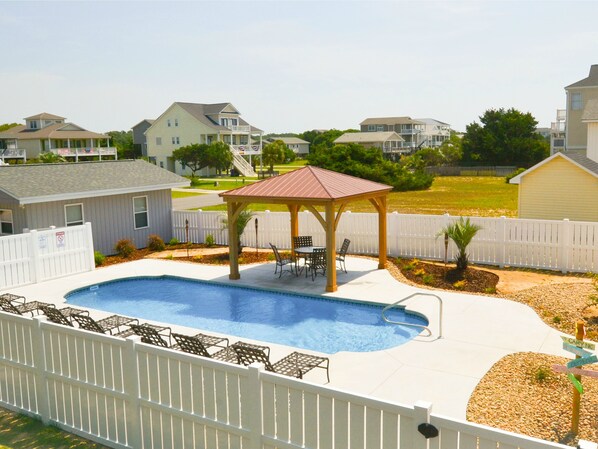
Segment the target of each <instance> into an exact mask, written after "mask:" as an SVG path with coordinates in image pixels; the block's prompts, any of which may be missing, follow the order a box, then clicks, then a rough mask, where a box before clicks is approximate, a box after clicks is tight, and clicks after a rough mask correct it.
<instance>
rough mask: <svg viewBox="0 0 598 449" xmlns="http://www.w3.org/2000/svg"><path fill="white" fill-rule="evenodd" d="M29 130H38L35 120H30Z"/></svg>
mask: <svg viewBox="0 0 598 449" xmlns="http://www.w3.org/2000/svg"><path fill="white" fill-rule="evenodd" d="M29 128H30V129H37V128H38V125H37V120H31V121H30V122H29Z"/></svg>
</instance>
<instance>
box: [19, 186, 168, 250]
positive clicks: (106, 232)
mask: <svg viewBox="0 0 598 449" xmlns="http://www.w3.org/2000/svg"><path fill="white" fill-rule="evenodd" d="M138 196H147V204H148V221H149V227H147V228H143V229H135V222H134V216H133V198H134V197H138ZM79 203H81V204H83V219H84V221H86V222H90V223H91V229H92V234H93V245H94V249H95V250H96V251H101V252H102V253H104V254H107V255H108V254H114V245H115V244H116V242H117V241H118V240H120V239H123V238H126V239H131V240H132V241H133V242H134V243H135V246H136V247H137V248H145V247H146V246H147V238H148V236H149V235H150V234H158V235H159V236H160V237H162V238H163V239H164V241H169V240H170V239H171V238H172V215H171V209H172V197H171V192H170V189H165V190H157V191H151V192H139V193H132V194H126V195H113V196H105V197H97V198H84V199H78V200H69V201H53V202H51V203H40V204H30V205H27V207H26V210H27V221H28V224H29V227H30V228H31V229H43V228H47V227H49V226H52V225H53V226H57V227H62V226H65V224H66V223H65V215H64V206H65V205H67V204H79Z"/></svg>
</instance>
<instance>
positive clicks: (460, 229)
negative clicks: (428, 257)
mask: <svg viewBox="0 0 598 449" xmlns="http://www.w3.org/2000/svg"><path fill="white" fill-rule="evenodd" d="M480 229H482V227H481V226H478V225H476V224H474V223H472V222H471V221H470V220H469V218H463V217H460V218H459V219H458V220H457V221H455V222H454V223H451V224H450V225H448V226H446V227H444V228H442V229H441V230H440V231H439V232H438V234H437V235H436V237H439V236H441V235H447V236H448V238H449V239H451V240H452V241H453V242H455V245H457V249H458V250H459V253H458V254H457V260H456V263H457V269H458V270H462V271H465V270H466V269H467V265H468V264H469V259H468V256H467V247H468V246H469V244H470V243H471V241H472V239H473V238H474V237H475V235H476V234H477V233H478V231H479V230H480Z"/></svg>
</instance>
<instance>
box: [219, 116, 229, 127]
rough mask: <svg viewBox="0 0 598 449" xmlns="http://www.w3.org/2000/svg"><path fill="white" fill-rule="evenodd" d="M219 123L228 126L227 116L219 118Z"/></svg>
mask: <svg viewBox="0 0 598 449" xmlns="http://www.w3.org/2000/svg"><path fill="white" fill-rule="evenodd" d="M220 124H221V125H222V126H228V119H227V118H221V119H220Z"/></svg>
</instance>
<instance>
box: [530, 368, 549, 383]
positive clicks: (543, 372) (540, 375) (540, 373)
mask: <svg viewBox="0 0 598 449" xmlns="http://www.w3.org/2000/svg"><path fill="white" fill-rule="evenodd" d="M551 375H552V372H551V371H550V368H548V367H547V366H544V365H540V366H539V367H537V368H536V369H535V371H534V380H535V381H536V382H538V383H543V382H546V381H547V380H549V379H550V376H551Z"/></svg>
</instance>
